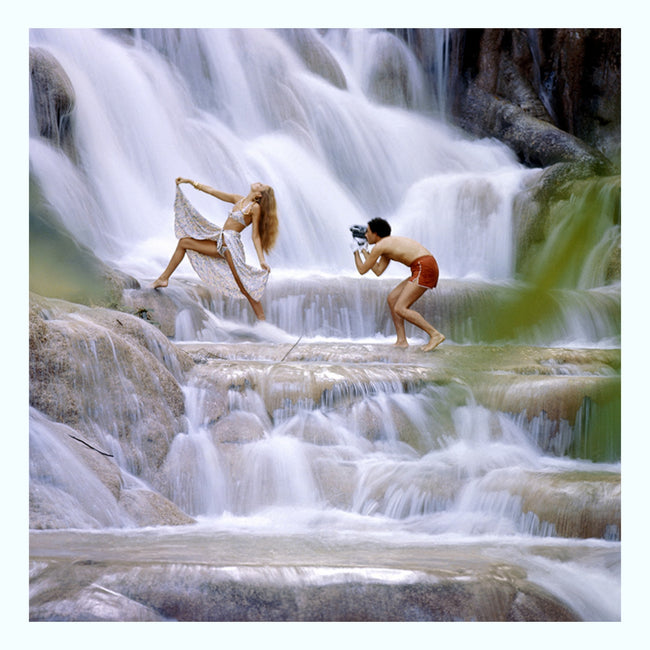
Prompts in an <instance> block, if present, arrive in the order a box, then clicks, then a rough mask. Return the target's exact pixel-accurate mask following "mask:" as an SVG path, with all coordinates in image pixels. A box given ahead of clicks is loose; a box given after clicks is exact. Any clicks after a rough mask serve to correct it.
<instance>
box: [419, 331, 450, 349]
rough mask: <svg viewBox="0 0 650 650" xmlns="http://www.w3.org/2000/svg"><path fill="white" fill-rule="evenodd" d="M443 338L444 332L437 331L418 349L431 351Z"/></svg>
mask: <svg viewBox="0 0 650 650" xmlns="http://www.w3.org/2000/svg"><path fill="white" fill-rule="evenodd" d="M444 340H445V336H444V334H441V333H440V332H438V333H437V334H434V335H433V336H432V337H431V338H430V339H429V342H428V343H427V344H426V345H423V346H422V347H421V348H420V350H422V351H423V352H431V350H433V349H434V348H436V347H438V346H439V345H440V344H441V343H442V342H443V341H444Z"/></svg>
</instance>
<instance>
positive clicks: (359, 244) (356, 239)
mask: <svg viewBox="0 0 650 650" xmlns="http://www.w3.org/2000/svg"><path fill="white" fill-rule="evenodd" d="M350 232H351V233H352V243H351V244H350V250H351V251H352V252H353V253H356V252H357V251H358V252H361V251H362V250H364V251H367V250H368V240H367V239H366V226H350Z"/></svg>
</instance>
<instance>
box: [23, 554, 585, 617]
mask: <svg viewBox="0 0 650 650" xmlns="http://www.w3.org/2000/svg"><path fill="white" fill-rule="evenodd" d="M65 569H67V571H68V575H67V576H66V579H65V581H64V582H63V583H62V584H60V585H59V587H58V589H56V590H54V589H50V591H49V592H48V591H46V590H45V589H42V591H41V593H40V594H39V597H38V598H36V599H34V602H32V605H31V608H30V620H32V621H34V620H67V621H75V620H123V621H131V620H141V618H140V617H142V616H143V615H146V616H149V615H150V614H151V612H157V613H158V615H159V616H160V617H161V618H162V619H163V620H173V621H195V622H197V621H205V622H207V621H212V622H216V621H222V622H228V621H232V622H234V621H248V622H262V621H286V622H289V621H291V622H298V621H303V622H317V621H321V622H335V621H357V622H361V621H375V622H388V621H393V622H407V621H411V622H416V621H492V622H496V621H523V620H525V621H577V620H579V618H578V616H577V615H576V614H575V612H573V611H572V610H571V609H570V608H569V607H567V606H566V605H565V604H563V603H561V602H560V601H558V600H557V599H556V598H554V597H553V596H551V595H550V594H549V593H547V592H545V591H544V590H543V589H541V588H540V587H538V586H536V585H531V584H530V583H528V582H527V581H525V580H523V579H520V578H519V579H518V578H514V579H513V578H510V577H507V575H506V574H507V572H506V574H504V573H503V572H499V571H497V575H494V576H493V575H489V574H486V575H483V576H471V577H469V576H468V577H467V578H465V579H463V580H454V579H449V578H448V579H443V580H440V581H430V580H427V577H426V576H422V578H421V580H420V581H418V582H415V583H411V584H399V583H398V584H389V583H364V582H357V581H355V580H354V579H351V580H343V581H341V582H334V583H330V584H322V585H310V584H309V583H305V582H302V583H301V582H298V583H297V584H296V583H295V581H294V582H293V584H292V583H291V582H289V583H284V584H283V582H284V581H282V580H275V581H272V582H270V581H267V580H256V579H252V580H236V579H233V578H230V579H229V578H228V577H227V572H222V571H220V570H219V568H216V567H209V566H203V567H199V566H194V567H192V566H189V565H179V564H175V565H173V566H168V567H165V566H162V565H158V566H156V565H149V566H145V567H140V568H139V569H138V570H137V571H133V570H128V569H125V568H123V567H119V566H107V567H101V566H93V565H90V566H84V565H80V564H75V565H68V566H66V567H65ZM63 570H64V567H62V566H56V565H55V566H50V567H47V568H40V570H39V571H35V572H34V573H35V578H36V579H35V582H36V583H37V584H38V583H39V582H45V581H46V580H47V581H48V583H52V582H53V581H54V579H55V578H56V576H57V575H58V576H61V575H62V573H63ZM270 572H271V573H275V572H274V571H270ZM276 572H277V570H276ZM48 574H49V575H48ZM91 576H92V578H91ZM89 584H92V585H93V588H94V591H93V590H92V589H89V587H88V586H87V585H89ZM97 590H99V591H100V593H103V590H107V591H109V590H110V593H113V594H116V596H115V597H114V598H112V599H110V601H109V602H110V605H111V606H110V607H106V608H105V609H101V608H100V609H98V603H97V601H98V596H99V594H98V593H97ZM118 595H119V596H118ZM133 603H138V604H139V606H138V607H137V608H134V607H133ZM107 604H108V603H107Z"/></svg>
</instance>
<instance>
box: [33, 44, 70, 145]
mask: <svg viewBox="0 0 650 650" xmlns="http://www.w3.org/2000/svg"><path fill="white" fill-rule="evenodd" d="M29 73H30V80H31V100H32V103H33V108H34V114H35V117H36V121H37V124H38V129H39V133H40V134H41V135H42V136H44V137H46V138H48V139H49V140H52V141H53V142H54V144H56V145H58V146H61V147H62V148H63V149H64V150H66V151H67V152H68V154H71V153H73V151H74V145H73V141H72V130H71V127H70V116H71V114H72V112H73V110H74V106H75V101H76V98H75V91H74V88H73V86H72V82H71V81H70V78H69V77H68V75H67V74H66V72H65V70H64V69H63V66H61V64H60V63H59V62H58V61H57V59H56V58H55V57H54V56H53V55H52V54H51V53H50V52H48V51H47V50H44V49H43V48H40V47H30V48H29Z"/></svg>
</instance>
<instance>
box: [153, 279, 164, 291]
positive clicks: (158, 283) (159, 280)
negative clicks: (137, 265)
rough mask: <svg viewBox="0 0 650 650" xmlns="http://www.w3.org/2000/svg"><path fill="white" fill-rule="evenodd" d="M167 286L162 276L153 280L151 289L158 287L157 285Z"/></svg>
mask: <svg viewBox="0 0 650 650" xmlns="http://www.w3.org/2000/svg"><path fill="white" fill-rule="evenodd" d="M166 286H167V280H164V279H163V278H158V279H157V280H154V283H153V284H152V285H151V288H152V289H158V288H159V287H166Z"/></svg>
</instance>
